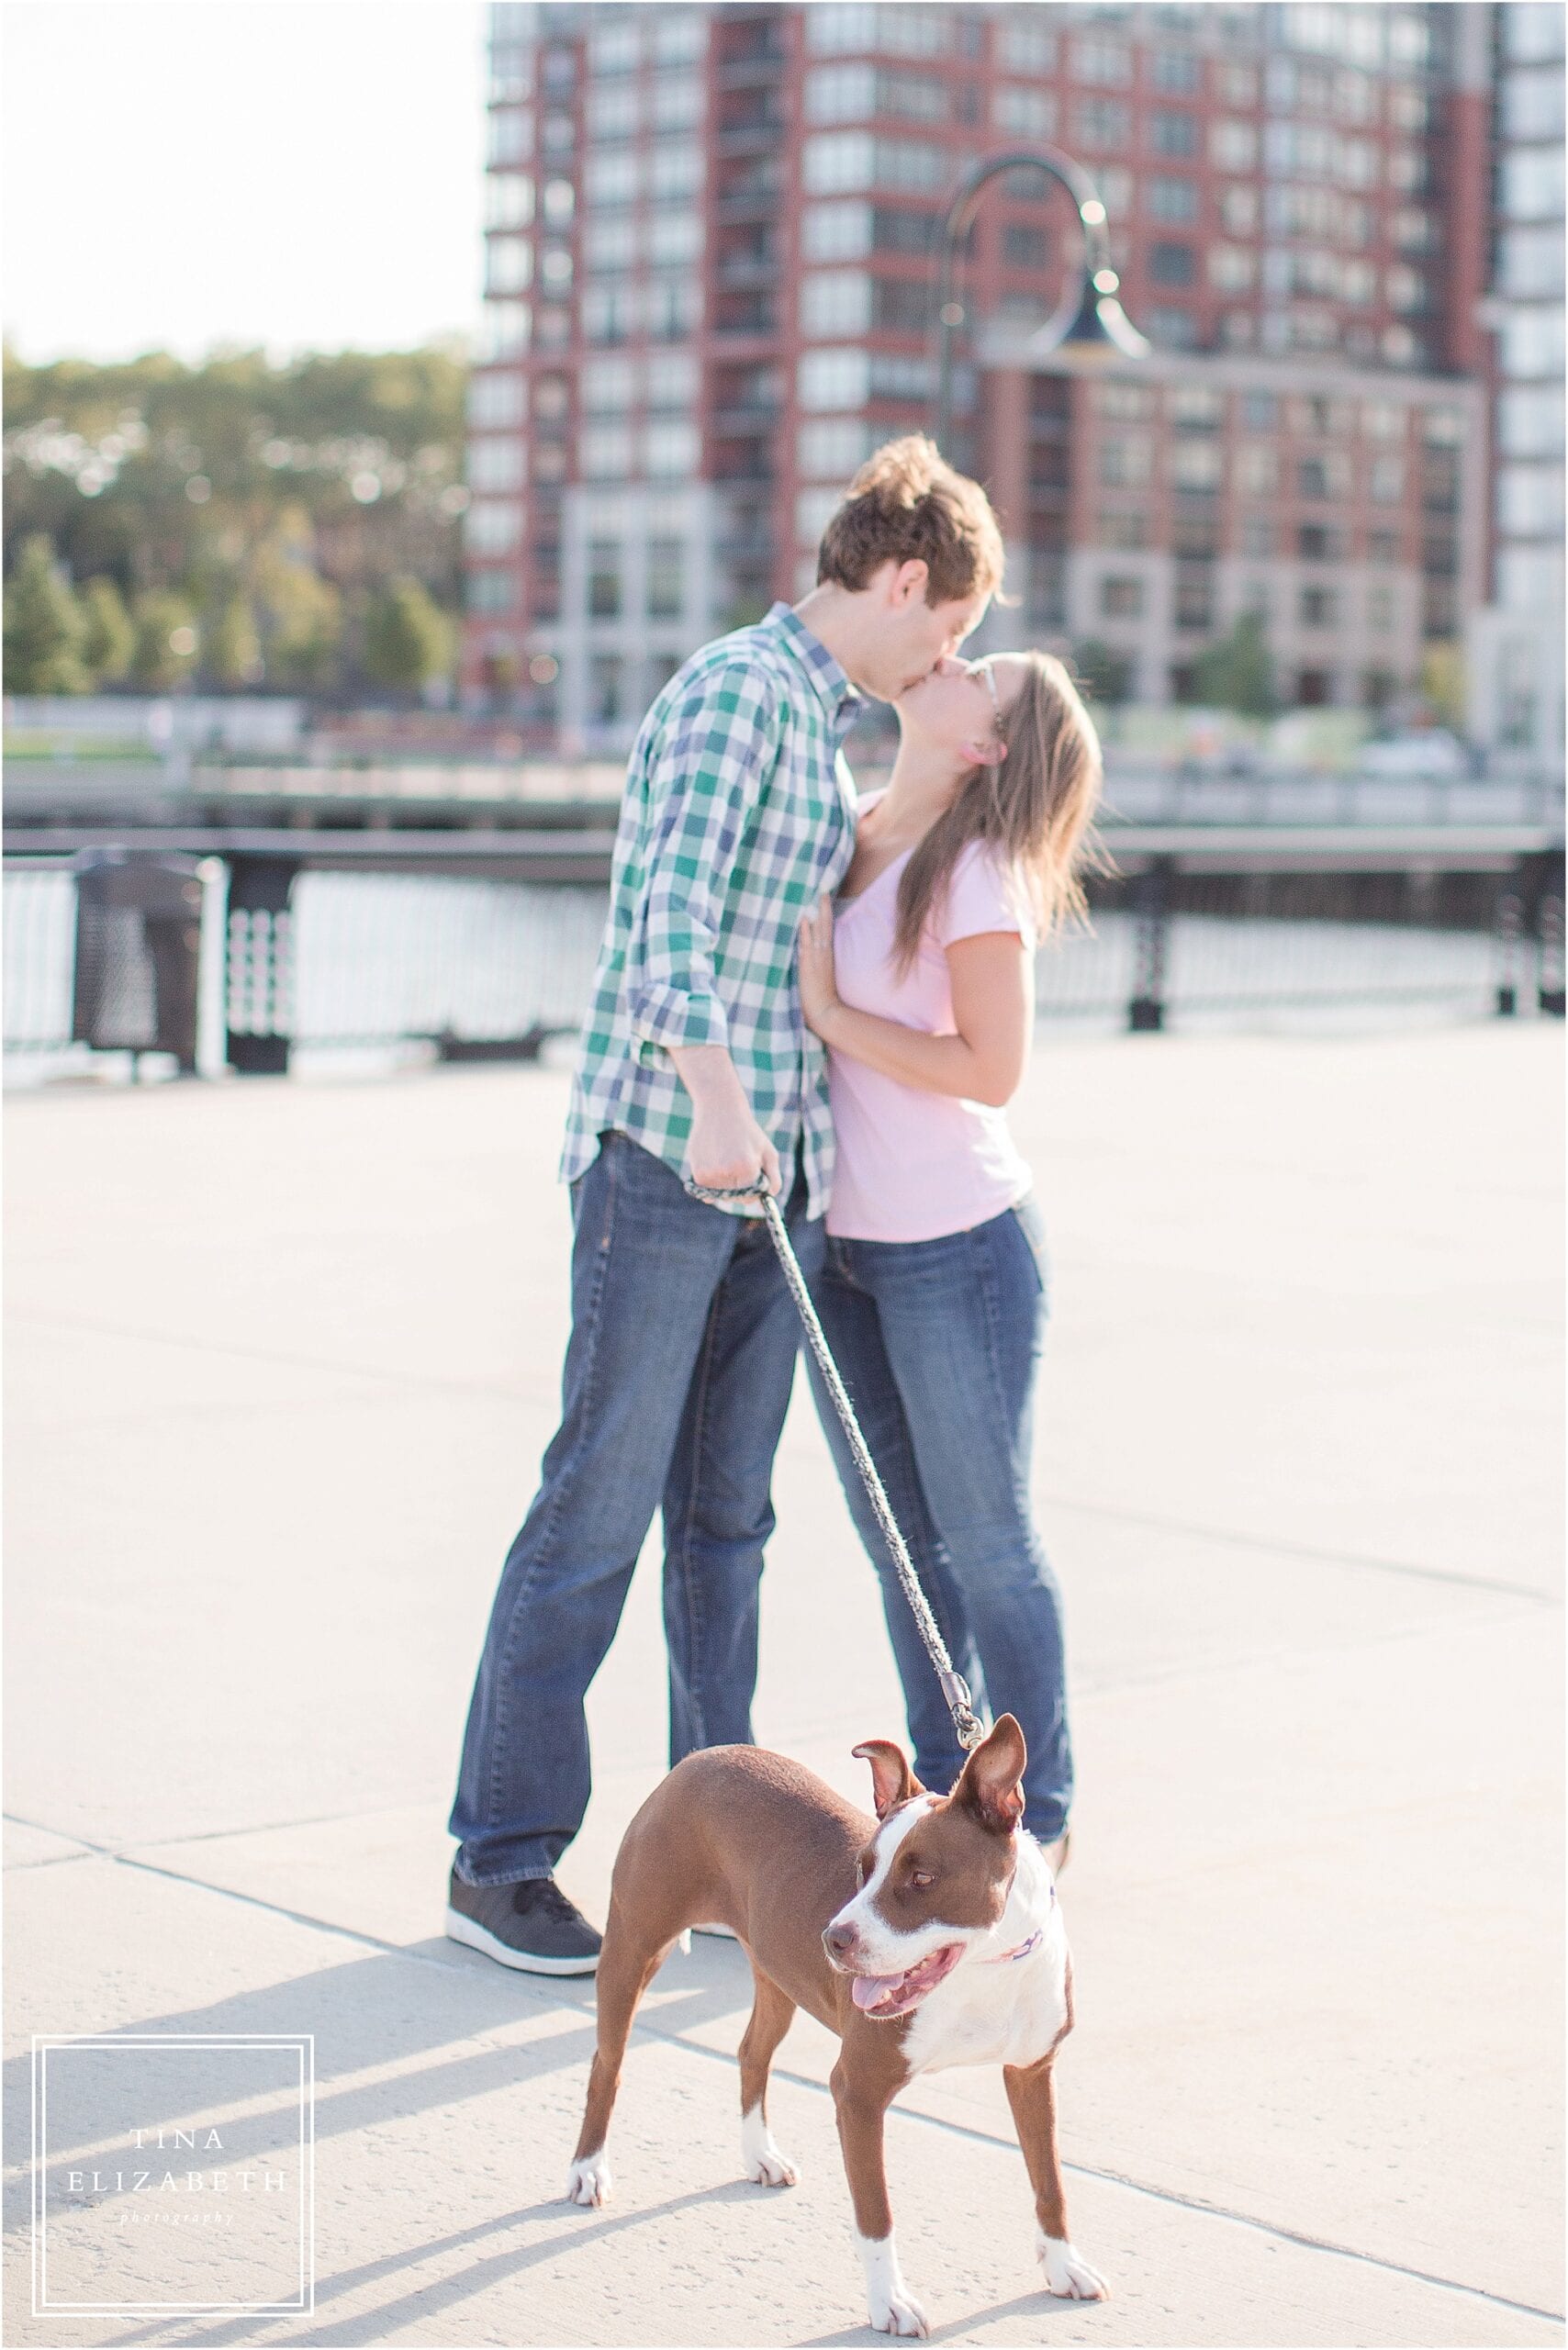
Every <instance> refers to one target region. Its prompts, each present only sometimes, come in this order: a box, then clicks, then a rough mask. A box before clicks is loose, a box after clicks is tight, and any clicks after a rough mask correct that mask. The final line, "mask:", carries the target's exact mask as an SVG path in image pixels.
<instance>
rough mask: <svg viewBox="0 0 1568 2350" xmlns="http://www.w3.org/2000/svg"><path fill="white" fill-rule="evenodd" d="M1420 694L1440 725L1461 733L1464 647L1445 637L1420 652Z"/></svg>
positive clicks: (1463, 702) (1463, 692) (1463, 716)
mask: <svg viewBox="0 0 1568 2350" xmlns="http://www.w3.org/2000/svg"><path fill="white" fill-rule="evenodd" d="M1421 696H1422V699H1423V700H1424V701H1425V702H1426V704H1427V707H1428V709H1429V710H1430V711H1431V713H1432V716H1433V717H1434V718H1435V719H1437V720H1438V721H1439V724H1441V725H1444V726H1450V727H1452V728H1453V729H1454V730H1455V731H1456V732H1457V733H1462V732H1463V729H1464V721H1465V700H1466V692H1465V676H1464V647H1463V646H1462V644H1460V643H1457V642H1456V641H1454V640H1452V639H1450V638H1446V637H1445V638H1443V639H1442V640H1441V641H1440V642H1439V643H1435V644H1428V647H1427V649H1426V651H1425V652H1424V653H1423V654H1422V655H1421Z"/></svg>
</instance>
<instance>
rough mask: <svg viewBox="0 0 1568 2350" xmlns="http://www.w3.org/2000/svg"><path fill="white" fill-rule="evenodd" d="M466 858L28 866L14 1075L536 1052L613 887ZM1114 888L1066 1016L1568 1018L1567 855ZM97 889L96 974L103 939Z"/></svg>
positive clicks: (1065, 979) (581, 965) (1169, 871)
mask: <svg viewBox="0 0 1568 2350" xmlns="http://www.w3.org/2000/svg"><path fill="white" fill-rule="evenodd" d="M454 852H455V844H454ZM369 861H370V860H369V859H368V858H367V859H364V860H361V862H362V863H363V864H368V863H369ZM454 864H456V854H455V853H454V856H453V857H452V859H450V860H449V861H448V864H447V867H446V869H445V870H442V869H441V862H440V858H439V856H438V854H437V853H434V852H432V853H431V856H430V857H429V859H428V860H427V863H426V867H425V869H423V870H416V871H409V872H396V871H381V872H377V871H375V870H363V869H362V870H350V871H344V870H321V869H315V870H311V869H303V868H302V867H301V866H300V865H299V863H298V862H290V860H289V858H288V857H287V856H286V855H285V854H284V853H283V851H282V848H281V846H272V847H269V848H268V849H267V850H266V851H265V852H263V849H262V847H261V845H259V844H258V846H257V848H256V850H255V851H253V852H252V853H251V854H249V855H245V856H230V857H229V858H228V859H227V860H226V861H225V860H220V859H218V858H217V857H209V858H208V859H207V861H206V862H205V863H204V864H203V865H201V866H199V867H197V866H196V865H195V864H194V863H191V862H189V861H187V862H185V864H182V865H177V866H174V867H171V865H170V863H169V861H168V860H167V859H166V858H165V859H163V860H141V861H140V863H139V861H138V860H137V859H134V858H131V859H128V860H122V861H121V864H120V866H119V867H118V868H117V869H118V874H119V877H120V878H118V880H116V881H115V883H114V887H113V889H112V890H107V891H106V884H105V881H104V879H103V873H104V866H103V861H102V860H101V859H100V860H99V861H98V862H97V863H96V864H95V865H84V863H83V862H82V861H81V860H62V859H49V858H30V859H13V860H8V861H7V863H6V872H5V1046H6V1054H7V1056H8V1057H10V1058H11V1059H12V1061H13V1065H15V1064H16V1063H17V1062H27V1063H31V1064H33V1065H35V1066H38V1067H42V1066H44V1065H45V1064H46V1063H48V1064H50V1065H54V1064H58V1065H60V1066H62V1067H63V1066H66V1065H74V1066H80V1065H81V1063H82V1062H83V1060H84V1058H88V1057H91V1056H92V1055H94V1054H95V1053H97V1054H103V1053H119V1054H130V1055H132V1056H133V1057H134V1056H136V1055H138V1054H145V1053H151V1052H160V1051H162V1052H167V1053H172V1054H173V1055H174V1057H175V1058H176V1060H178V1061H179V1062H180V1064H181V1065H182V1066H184V1067H186V1068H189V1069H201V1070H203V1071H206V1072H207V1073H215V1072H216V1071H218V1070H219V1069H225V1068H227V1069H233V1070H236V1071H238V1072H240V1073H242V1074H256V1075H263V1074H281V1073H283V1072H285V1071H286V1070H287V1069H288V1068H289V1067H290V1066H291V1065H295V1064H297V1063H298V1062H300V1061H301V1060H302V1059H303V1060H305V1061H307V1062H308V1059H309V1058H310V1057H311V1056H312V1055H313V1054H315V1053H318V1052H320V1051H322V1050H328V1049H340V1048H344V1047H379V1048H386V1049H390V1048H392V1047H395V1046H418V1047H420V1048H421V1049H423V1050H425V1051H427V1052H428V1053H429V1054H430V1055H431V1056H433V1057H441V1058H445V1059H451V1060H461V1059H475V1058H501V1057H514V1058H526V1057H531V1056H532V1055H535V1054H537V1052H538V1051H539V1049H540V1047H541V1045H542V1044H543V1040H544V1039H545V1038H546V1037H548V1036H551V1035H569V1034H571V1033H573V1032H575V1030H576V1029H577V1025H578V1024H579V1023H580V1021H581V1018H582V1015H583V1013H584V1011H585V1009H586V1006H587V1002H588V994H589V989H590V983H591V979H592V973H593V968H594V963H595V959H596V957H597V954H598V950H599V940H600V936H601V934H602V930H603V923H604V915H605V910H606V905H607V897H606V893H605V890H604V888H603V885H602V882H601V881H599V880H597V879H594V880H589V879H584V880H579V881H577V882H573V881H569V880H566V881H562V880H543V881H540V880H532V879H528V878H486V877H485V876H483V875H482V874H481V873H476V872H474V871H473V870H472V869H471V870H470V871H469V873H467V874H466V875H464V874H463V873H462V871H461V867H458V869H457V870H456V871H454V870H453V869H452V868H453V866H454ZM139 871H140V874H141V875H142V876H143V877H144V878H145V882H146V887H145V888H140V887H139V885H138V881H137V875H138V872H139ZM196 872H199V873H200V874H201V875H202V876H203V877H204V884H203V886H204V891H205V895H204V897H203V922H204V925H205V927H204V935H203V940H202V944H201V948H200V954H199V957H198V948H197V946H196V941H195V940H194V938H193V935H192V933H191V929H190V923H191V916H190V912H189V903H188V901H187V900H182V899H181V898H180V895H179V892H178V891H177V890H175V891H174V894H173V895H171V890H170V881H171V874H173V876H174V879H175V880H176V881H178V880H181V879H185V880H187V881H188V877H189V876H190V875H191V874H193V873H196ZM95 874H96V875H97V876H98V877H99V878H97V879H96V880H94V878H93V876H94V875H95ZM1352 884H1353V885H1354V886H1352ZM1455 890H1458V894H1455ZM1096 894H1097V898H1098V903H1097V906H1096V910H1095V914H1094V921H1093V926H1092V929H1091V930H1088V931H1082V930H1072V931H1069V932H1068V933H1066V934H1064V935H1062V936H1061V937H1059V938H1058V939H1057V940H1055V941H1053V942H1051V943H1050V944H1048V945H1047V946H1046V947H1045V948H1044V949H1043V950H1042V953H1041V955H1040V957H1039V961H1038V966H1037V999H1038V1007H1039V1016H1040V1019H1041V1021H1042V1022H1043V1023H1045V1024H1047V1025H1048V1024H1056V1023H1067V1022H1073V1021H1082V1020H1090V1021H1095V1022H1098V1023H1100V1024H1120V1025H1123V1026H1130V1027H1132V1028H1134V1029H1145V1030H1151V1029H1159V1028H1163V1027H1168V1026H1174V1027H1178V1028H1180V1027H1182V1025H1184V1024H1185V1025H1192V1024H1204V1023H1209V1022H1213V1021H1215V1020H1216V1019H1222V1020H1229V1021H1231V1022H1232V1023H1233V1024H1234V1023H1236V1022H1240V1023H1242V1024H1249V1023H1252V1022H1255V1021H1257V1020H1259V1019H1263V1020H1265V1021H1271V1020H1274V1019H1276V1018H1281V1017H1294V1016H1298V1015H1306V1016H1309V1017H1313V1016H1316V1017H1322V1016H1333V1017H1335V1018H1339V1017H1342V1016H1344V1015H1347V1014H1351V1013H1353V1014H1355V1015H1356V1016H1357V1017H1359V1018H1360V1019H1361V1020H1362V1021H1363V1022H1364V1021H1366V1020H1372V1021H1376V1020H1380V1019H1385V1018H1389V1017H1394V1016H1398V1017H1403V1016H1405V1015H1406V1014H1407V1013H1410V1012H1412V1011H1416V1010H1419V1009H1422V1008H1425V1009H1427V1010H1428V1011H1430V1012H1432V1013H1445V1014H1447V1015H1449V1016H1452V1017H1473V1016H1480V1015H1482V1014H1484V1013H1503V1014H1519V1013H1538V1012H1540V1013H1555V1014H1557V1015H1558V1016H1561V1015H1562V1003H1563V998H1562V989H1563V978H1562V954H1563V914H1562V883H1561V879H1560V878H1559V874H1558V868H1557V866H1556V865H1555V863H1553V862H1552V861H1551V860H1547V861H1545V862H1542V861H1541V860H1540V859H1537V860H1536V861H1535V863H1534V865H1533V866H1532V867H1530V868H1529V870H1528V871H1521V872H1517V873H1516V872H1508V873H1505V874H1502V875H1474V876H1470V877H1465V878H1463V888H1462V890H1459V889H1458V884H1457V883H1456V884H1455V887H1454V889H1450V892H1449V894H1448V896H1447V897H1446V898H1445V897H1444V895H1443V894H1442V892H1441V891H1437V892H1435V893H1434V892H1432V891H1428V892H1426V893H1423V892H1422V891H1421V890H1415V891H1414V892H1413V893H1412V891H1411V890H1409V889H1408V888H1407V887H1406V882H1405V878H1404V877H1402V876H1399V875H1383V876H1366V875H1363V876H1361V877H1347V876H1343V875H1339V876H1336V875H1333V874H1317V875H1305V874H1299V873H1298V874H1295V875H1294V876H1289V877H1284V878H1280V877H1272V878H1271V877H1270V876H1268V875H1266V874H1260V873H1253V874H1251V875H1246V874H1238V873H1235V872H1232V873H1228V874H1225V873H1214V874H1209V875H1206V876H1205V875H1193V874H1180V873H1177V872H1176V871H1175V870H1174V869H1173V868H1172V867H1170V865H1169V864H1168V862H1164V861H1159V860H1156V861H1155V862H1154V863H1152V864H1151V865H1150V866H1149V867H1148V869H1147V870H1146V871H1145V872H1144V873H1143V874H1142V875H1141V876H1137V877H1134V878H1129V879H1126V880H1123V881H1120V882H1115V883H1110V884H1104V885H1102V886H1101V888H1100V890H1098V891H1097V893H1096ZM106 896H107V897H112V898H113V900H114V903H113V905H112V906H111V907H110V908H109V911H108V912H107V913H105V912H103V910H102V908H103V904H104V903H105V902H106ZM89 900H91V901H92V902H93V904H94V906H95V909H96V911H95V914H94V920H95V922H96V923H97V929H96V931H95V947H94V954H95V957H96V961H94V960H93V959H92V957H84V952H83V939H84V920H85V915H84V906H85V905H86V904H87V903H88V901H89ZM182 903H185V907H186V911H185V914H184V915H183V916H182V915H181V913H180V912H179V908H180V905H181V904H182ZM1423 909H1424V910H1425V911H1424V912H1423ZM182 924H183V927H182ZM160 925H162V928H160ZM182 941H183V945H182V943H181V942H182ZM182 955H183V956H184V957H185V961H184V963H182V960H181V957H182ZM198 959H204V960H205V963H206V966H207V970H208V979H207V982H206V983H198V975H197V969H196V965H197V961H198ZM187 1019H188V1021H189V1023H190V1027H189V1033H188V1034H186V1033H185V1031H184V1030H183V1029H182V1027H181V1023H182V1022H184V1021H185V1020H187ZM204 1024H205V1027H204Z"/></svg>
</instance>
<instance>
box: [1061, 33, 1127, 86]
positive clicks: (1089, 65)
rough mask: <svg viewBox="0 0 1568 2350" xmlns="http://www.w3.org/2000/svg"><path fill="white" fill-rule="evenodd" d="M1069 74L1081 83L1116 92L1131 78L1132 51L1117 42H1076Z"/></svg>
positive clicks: (1073, 47)
mask: <svg viewBox="0 0 1568 2350" xmlns="http://www.w3.org/2000/svg"><path fill="white" fill-rule="evenodd" d="M1072 71H1073V75H1074V78H1075V79H1076V80H1078V81H1080V82H1090V83H1093V84H1098V86H1099V87H1101V88H1102V89H1107V88H1108V89H1116V88H1119V87H1120V86H1121V85H1122V84H1124V83H1126V82H1130V81H1131V80H1132V78H1133V60H1132V51H1131V50H1129V49H1128V48H1127V47H1126V44H1125V43H1124V42H1122V41H1119V40H1075V41H1074V42H1073V44H1072Z"/></svg>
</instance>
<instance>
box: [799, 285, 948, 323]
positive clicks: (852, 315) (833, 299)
mask: <svg viewBox="0 0 1568 2350" xmlns="http://www.w3.org/2000/svg"><path fill="white" fill-rule="evenodd" d="M921 291H922V292H923V293H924V288H922V289H921ZM870 324H871V280H870V279H869V277H868V276H867V274H866V273H865V272H864V270H856V269H837V270H831V271H813V272H812V273H810V274H807V275H806V276H805V277H803V278H802V279H801V333H802V334H803V335H834V336H837V335H850V334H864V333H866V332H867V330H868V328H869V327H870Z"/></svg>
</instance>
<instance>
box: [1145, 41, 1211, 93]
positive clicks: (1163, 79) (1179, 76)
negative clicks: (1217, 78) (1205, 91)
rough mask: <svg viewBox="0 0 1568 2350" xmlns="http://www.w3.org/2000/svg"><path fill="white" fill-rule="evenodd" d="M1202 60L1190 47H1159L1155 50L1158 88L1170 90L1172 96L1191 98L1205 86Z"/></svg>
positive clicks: (1155, 84)
mask: <svg viewBox="0 0 1568 2350" xmlns="http://www.w3.org/2000/svg"><path fill="white" fill-rule="evenodd" d="M1203 79H1204V69H1203V63H1202V61H1201V60H1200V59H1199V58H1198V57H1197V56H1196V55H1194V53H1193V50H1190V49H1157V50H1155V52H1154V73H1153V81H1154V86H1155V88H1156V89H1157V90H1168V91H1169V92H1170V95H1171V96H1172V97H1183V98H1190V97H1193V95H1195V94H1196V93H1197V91H1198V90H1199V89H1201V87H1202V86H1203Z"/></svg>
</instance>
